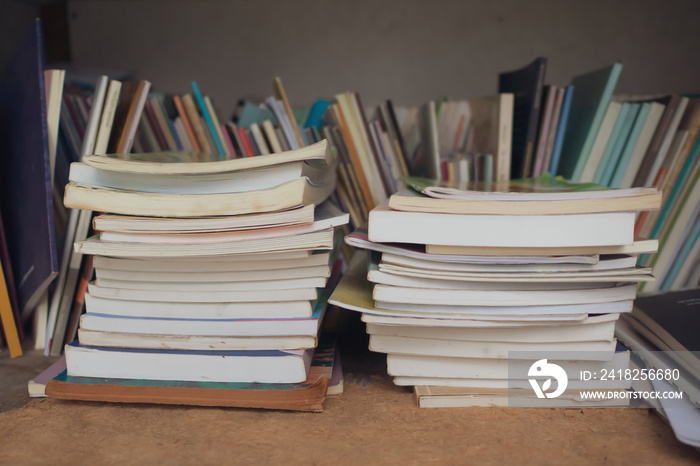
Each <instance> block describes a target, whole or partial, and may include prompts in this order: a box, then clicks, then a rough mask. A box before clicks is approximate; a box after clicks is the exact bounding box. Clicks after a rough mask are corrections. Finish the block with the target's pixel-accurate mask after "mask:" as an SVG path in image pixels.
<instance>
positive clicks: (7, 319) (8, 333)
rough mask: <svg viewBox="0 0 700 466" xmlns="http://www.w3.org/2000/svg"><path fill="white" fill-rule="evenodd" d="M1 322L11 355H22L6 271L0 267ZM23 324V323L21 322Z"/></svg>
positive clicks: (14, 356)
mask: <svg viewBox="0 0 700 466" xmlns="http://www.w3.org/2000/svg"><path fill="white" fill-rule="evenodd" d="M0 322H1V323H2V329H3V331H4V333H5V341H6V342H7V347H8V348H9V350H10V356H12V357H13V358H16V357H17V356H22V345H21V344H20V341H19V333H18V332H17V322H15V316H14V314H13V313H12V304H10V294H9V293H8V290H7V283H6V281H5V273H4V272H3V271H2V267H0ZM20 325H21V324H20Z"/></svg>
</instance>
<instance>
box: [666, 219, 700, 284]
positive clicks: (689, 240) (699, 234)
mask: <svg viewBox="0 0 700 466" xmlns="http://www.w3.org/2000/svg"><path fill="white" fill-rule="evenodd" d="M694 218H695V224H694V225H693V227H692V229H691V230H690V232H689V233H688V235H687V236H686V240H685V242H684V243H683V246H682V247H681V248H680V250H679V251H678V254H677V255H676V257H677V258H678V259H679V260H675V261H672V262H671V264H672V265H671V269H670V270H669V271H668V273H667V274H666V276H665V277H664V278H663V280H662V282H661V291H668V290H670V289H671V286H672V285H673V282H674V281H676V277H677V276H678V272H679V271H680V269H681V267H683V262H684V261H686V260H691V258H690V257H688V255H689V254H690V250H691V249H693V247H694V246H695V243H696V242H697V241H698V238H700V216H698V213H697V212H696V213H695V215H694ZM689 226H690V225H689ZM684 236H685V235H684Z"/></svg>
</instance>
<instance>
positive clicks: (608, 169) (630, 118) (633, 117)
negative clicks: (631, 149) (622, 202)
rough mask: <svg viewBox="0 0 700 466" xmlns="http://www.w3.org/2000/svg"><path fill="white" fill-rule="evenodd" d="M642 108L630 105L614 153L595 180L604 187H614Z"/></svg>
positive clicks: (639, 105) (613, 147)
mask: <svg viewBox="0 0 700 466" xmlns="http://www.w3.org/2000/svg"><path fill="white" fill-rule="evenodd" d="M641 107H642V106H641V104H638V103H630V104H629V112H628V113H627V114H626V115H625V118H624V120H623V121H622V126H621V128H620V133H619V134H618V135H617V138H616V139H615V141H614V145H613V146H612V151H611V152H610V157H609V158H608V160H607V163H606V164H605V166H604V169H603V171H602V174H601V175H600V177H599V178H598V177H596V179H595V180H594V181H595V182H596V183H600V184H602V185H603V186H610V187H613V185H612V179H613V175H614V174H615V169H616V167H617V166H618V164H619V162H620V159H621V158H622V154H623V152H624V150H625V148H626V147H627V143H628V141H629V140H630V138H631V137H632V129H633V128H634V123H635V121H637V116H638V115H639V112H640V110H641ZM610 142H612V141H610ZM596 175H598V173H596Z"/></svg>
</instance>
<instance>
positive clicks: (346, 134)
mask: <svg viewBox="0 0 700 466" xmlns="http://www.w3.org/2000/svg"><path fill="white" fill-rule="evenodd" d="M330 108H331V111H332V112H333V114H334V115H335V116H336V120H337V122H338V126H339V127H340V132H341V134H342V136H343V140H344V141H345V146H346V147H347V149H348V155H349V156H350V159H351V161H352V166H353V167H354V168H355V174H356V176H357V182H358V184H359V187H360V191H361V192H362V197H364V199H365V203H366V204H367V209H369V210H372V209H374V207H375V206H374V201H373V200H372V194H371V192H370V190H369V185H368V184H367V177H366V176H365V172H364V171H363V170H362V164H361V163H360V158H359V156H358V155H357V149H356V148H355V144H354V142H353V140H352V136H350V131H349V130H348V124H347V122H346V120H345V116H344V115H343V111H342V110H341V109H340V106H339V105H338V104H333V105H332V106H331V107H330Z"/></svg>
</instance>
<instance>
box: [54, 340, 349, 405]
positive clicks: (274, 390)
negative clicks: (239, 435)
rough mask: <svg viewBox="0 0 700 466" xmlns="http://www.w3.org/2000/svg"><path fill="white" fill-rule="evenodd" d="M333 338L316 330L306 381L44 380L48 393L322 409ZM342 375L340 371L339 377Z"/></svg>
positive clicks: (95, 398)
mask: <svg viewBox="0 0 700 466" xmlns="http://www.w3.org/2000/svg"><path fill="white" fill-rule="evenodd" d="M336 351H337V350H336V347H335V341H334V340H333V339H332V338H330V339H329V338H327V337H326V336H325V335H322V336H321V341H320V342H319V345H318V347H317V348H316V351H315V352H314V358H313V360H312V362H311V367H310V369H309V374H308V376H307V378H306V381H304V382H302V383H297V384H246V383H214V382H172V381H170V382H168V381H152V380H127V379H103V378H92V377H72V376H68V375H67V374H66V372H65V371H64V372H62V373H61V374H59V375H58V376H57V377H55V378H54V379H53V380H50V381H49V382H48V383H47V385H46V395H47V396H48V397H50V398H59V399H64V400H81V401H107V402H119V403H156V404H174V405H194V406H226V407H237V408H263V409H283V410H294V411H316V412H320V411H322V410H323V402H324V401H325V398H326V394H327V390H328V384H329V380H330V379H331V378H334V379H335V378H338V377H336V374H335V373H334V370H335V364H334V359H335V353H336ZM341 378H342V377H341Z"/></svg>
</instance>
